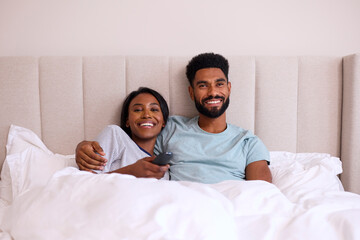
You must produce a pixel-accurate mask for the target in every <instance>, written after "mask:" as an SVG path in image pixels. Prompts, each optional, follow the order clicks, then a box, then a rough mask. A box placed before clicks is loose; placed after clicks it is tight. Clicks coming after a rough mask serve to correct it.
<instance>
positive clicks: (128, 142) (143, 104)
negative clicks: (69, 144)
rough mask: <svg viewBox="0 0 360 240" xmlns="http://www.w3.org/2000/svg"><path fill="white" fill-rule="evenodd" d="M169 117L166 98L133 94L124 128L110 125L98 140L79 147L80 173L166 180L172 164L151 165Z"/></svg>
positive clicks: (140, 92)
mask: <svg viewBox="0 0 360 240" xmlns="http://www.w3.org/2000/svg"><path fill="white" fill-rule="evenodd" d="M168 116H169V109H168V105H167V103H166V101H165V99H164V98H163V97H162V96H161V95H160V94H159V93H158V92H156V91H155V90H152V89H150V88H145V87H140V88H139V89H138V90H137V91H133V92H131V93H130V94H129V95H128V96H127V98H126V99H125V101H124V104H123V107H122V112H121V121H120V127H121V128H120V127H119V126H116V125H109V126H107V127H106V128H105V129H104V130H103V131H102V132H101V133H100V134H99V136H98V137H97V138H96V141H83V142H81V143H79V144H78V146H77V148H76V163H77V165H78V166H79V168H80V170H87V171H92V170H94V171H97V172H109V173H122V174H130V175H133V176H135V177H154V178H157V179H160V178H162V177H164V175H165V178H168V175H167V174H165V173H167V171H168V169H169V166H168V165H166V166H158V165H155V164H152V163H151V161H153V160H154V158H155V157H154V156H153V155H154V152H153V150H154V146H155V142H156V137H157V136H158V135H159V133H160V132H161V130H162V128H163V127H164V126H165V124H166V121H167V119H168ZM92 159H96V160H98V161H100V162H97V161H94V160H92ZM85 160H86V161H85ZM90 163H91V164H90ZM99 164H102V165H99Z"/></svg>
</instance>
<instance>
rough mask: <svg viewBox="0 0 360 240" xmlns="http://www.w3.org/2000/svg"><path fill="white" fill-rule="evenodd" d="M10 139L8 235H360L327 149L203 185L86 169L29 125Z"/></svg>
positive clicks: (2, 217)
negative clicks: (264, 173) (254, 177)
mask: <svg viewBox="0 0 360 240" xmlns="http://www.w3.org/2000/svg"><path fill="white" fill-rule="evenodd" d="M10 135H11V137H9V141H8V145H7V149H8V155H7V159H6V160H7V161H9V162H8V163H7V166H8V169H4V168H3V170H2V180H1V188H0V190H1V192H0V193H1V199H0V229H1V230H2V231H3V232H0V237H2V238H1V239H11V237H12V238H14V239H16V240H18V239H19V240H21V239H261V240H263V239H276V240H278V239H360V229H359V226H360V195H357V194H353V193H349V192H344V191H343V189H342V186H341V183H340V182H339V180H338V178H337V174H339V173H341V162H340V161H339V159H337V158H334V157H331V156H329V155H328V154H308V153H305V154H294V153H286V152H272V153H271V160H272V164H271V165H270V169H271V171H272V174H273V178H274V184H270V183H267V182H264V181H224V182H221V183H218V184H200V183H191V182H171V181H160V180H156V179H137V178H135V177H132V176H128V175H120V174H110V175H108V174H102V175H95V174H91V173H87V172H81V171H79V170H78V169H76V168H74V167H66V166H68V165H71V161H73V159H72V157H73V156H61V155H54V154H53V153H51V152H50V151H49V150H47V149H46V147H45V145H43V144H42V143H41V141H40V140H39V139H38V138H37V136H36V135H35V134H33V133H32V132H31V131H29V130H27V129H24V128H20V127H17V126H12V128H11V129H10V132H9V136H10ZM30 149H31V151H30ZM30 153H31V154H30ZM15 156H17V157H15ZM34 156H35V157H34ZM34 158H36V160H35V159H34ZM47 159H48V160H49V159H51V161H50V162H49V161H48V160H47ZM54 161H57V162H56V164H53V163H54ZM69 161H70V163H69ZM15 162H20V163H22V164H17V165H16V164H15ZM25 163H26V164H25ZM15 165H16V168H13V167H12V166H15ZM30 166H31V167H30ZM39 169H42V170H43V171H44V172H49V171H53V172H54V174H53V172H52V173H51V174H49V173H47V174H44V173H41V171H39ZM36 173H37V174H38V175H37V174H36ZM15 176H16V177H15ZM37 176H38V177H39V178H38V179H34V178H37ZM29 182H31V183H29ZM9 190H11V191H9ZM10 192H11V196H9V195H8V194H10ZM1 206H2V207H1Z"/></svg>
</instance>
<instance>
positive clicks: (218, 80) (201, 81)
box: [196, 78, 226, 85]
mask: <svg viewBox="0 0 360 240" xmlns="http://www.w3.org/2000/svg"><path fill="white" fill-rule="evenodd" d="M208 82H209V81H205V80H199V81H197V82H196V85H199V84H204V83H208ZM215 82H226V79H224V78H218V79H216V80H215Z"/></svg>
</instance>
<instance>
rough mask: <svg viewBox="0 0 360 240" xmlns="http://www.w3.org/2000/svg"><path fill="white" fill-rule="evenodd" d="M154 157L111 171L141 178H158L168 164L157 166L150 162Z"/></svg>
mask: <svg viewBox="0 0 360 240" xmlns="http://www.w3.org/2000/svg"><path fill="white" fill-rule="evenodd" d="M154 159H155V156H153V157H146V158H143V159H140V160H138V161H137V162H136V163H133V164H131V165H128V166H126V167H123V168H120V169H118V170H115V171H113V173H122V174H129V175H133V176H135V177H142V178H157V179H160V178H162V177H163V176H164V174H165V173H166V172H167V171H168V170H169V167H170V166H169V165H168V164H167V165H165V166H159V165H156V164H153V163H151V161H153V160H154Z"/></svg>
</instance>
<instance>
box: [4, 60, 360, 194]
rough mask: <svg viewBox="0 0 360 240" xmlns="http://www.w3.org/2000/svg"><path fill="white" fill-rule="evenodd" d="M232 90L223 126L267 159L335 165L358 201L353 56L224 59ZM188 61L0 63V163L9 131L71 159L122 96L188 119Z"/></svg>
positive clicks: (358, 106) (115, 118)
mask: <svg viewBox="0 0 360 240" xmlns="http://www.w3.org/2000/svg"><path fill="white" fill-rule="evenodd" d="M226 57H227V58H228V59H229V62H230V73H229V80H230V81H231V82H232V92H231V96H230V107H229V110H228V112H227V120H228V122H230V123H233V124H236V125H239V126H241V127H243V128H247V129H251V130H252V131H254V132H255V134H257V135H258V136H259V137H261V139H262V140H263V141H264V142H265V144H266V145H267V146H268V148H269V150H271V151H290V152H326V153H330V154H332V155H333V156H340V157H341V159H342V161H343V167H344V173H343V174H342V176H341V179H342V181H343V184H344V185H345V188H346V189H347V190H350V191H354V192H358V193H360V185H359V183H360V177H359V176H357V172H359V171H360V161H359V160H357V158H358V156H359V155H360V154H359V153H360V151H359V149H360V124H359V122H360V121H359V120H360V116H359V114H360V100H359V99H360V95H359V93H360V62H359V59H360V55H351V56H347V57H345V58H343V57H330V56H299V57H298V56H287V57H257V56H226ZM190 58H191V56H188V57H179V56H170V57H168V56H166V57H165V56H101V57H94V56H86V57H80V56H79V57H60V56H56V57H0V84H1V85H0V103H1V104H0V110H1V115H0V133H1V138H0V146H1V148H0V164H1V165H2V162H3V161H4V158H5V145H6V137H7V133H8V129H9V126H10V124H15V125H19V126H23V127H26V128H29V129H31V130H33V131H34V132H35V133H37V134H38V135H39V136H40V137H41V138H42V140H43V141H44V142H45V144H46V145H47V147H48V148H49V149H50V150H52V151H53V152H56V153H62V154H73V153H74V149H75V146H76V144H77V143H78V142H80V141H81V140H83V139H93V138H94V137H95V136H96V135H97V133H99V131H100V130H101V129H102V128H103V127H104V126H105V125H107V124H118V123H119V118H120V110H121V109H120V108H121V104H122V101H123V99H124V97H125V96H126V95H127V94H128V93H129V92H130V91H132V90H135V89H137V88H138V87H139V86H149V87H152V88H154V89H156V90H158V91H159V92H160V93H161V94H163V96H164V97H165V98H166V100H167V101H168V103H169V106H170V114H180V115H185V116H193V115H195V114H196V110H195V107H194V104H193V103H192V102H191V100H190V98H189V96H188V90H187V86H188V83H187V80H186V77H185V66H186V64H187V62H188V61H189V60H190Z"/></svg>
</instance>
